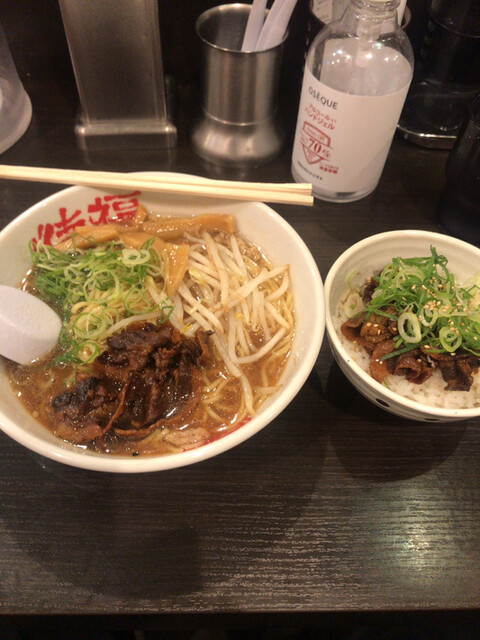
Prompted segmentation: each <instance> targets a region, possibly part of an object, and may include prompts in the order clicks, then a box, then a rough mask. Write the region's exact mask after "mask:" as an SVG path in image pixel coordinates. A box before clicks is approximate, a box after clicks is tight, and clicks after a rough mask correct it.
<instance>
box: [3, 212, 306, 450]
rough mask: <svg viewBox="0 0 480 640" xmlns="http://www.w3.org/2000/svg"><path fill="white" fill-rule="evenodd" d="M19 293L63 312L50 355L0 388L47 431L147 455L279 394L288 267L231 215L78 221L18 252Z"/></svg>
mask: <svg viewBox="0 0 480 640" xmlns="http://www.w3.org/2000/svg"><path fill="white" fill-rule="evenodd" d="M32 259H33V263H34V266H33V268H32V271H31V272H30V273H29V274H28V275H27V277H26V279H25V284H24V286H25V288H26V289H28V290H30V291H32V292H33V293H35V294H36V295H38V296H39V297H42V298H43V299H44V300H46V301H47V302H49V303H50V304H51V305H52V306H54V307H55V308H56V310H57V311H59V313H61V315H62V317H63V318H64V323H63V330H62V335H61V339H60V341H59V344H58V346H57V348H56V349H55V350H54V352H52V353H50V354H48V356H47V357H45V358H43V359H42V360H39V361H37V362H34V363H32V364H31V365H28V366H21V365H16V364H14V363H11V362H8V363H7V368H8V372H9V377H10V381H11V384H12V386H13V388H14V390H15V393H16V394H17V396H18V397H19V398H20V399H21V401H22V402H23V403H24V404H25V406H26V407H27V409H28V410H29V411H30V412H31V413H32V415H33V416H34V417H35V418H36V419H38V420H39V421H41V422H42V423H43V424H44V425H45V426H46V427H47V428H49V429H51V430H52V431H53V432H54V433H55V434H56V435H57V436H58V437H60V438H63V439H65V440H68V441H70V442H73V443H75V444H77V445H78V446H82V447H88V448H91V449H94V450H97V451H101V452H104V453H114V454H115V453H116V454H121V455H152V454H155V455H158V454H168V453H174V452H179V451H183V450H186V449H191V448H195V447H198V446H201V445H203V444H206V443H208V442H211V441H213V440H215V439H218V438H219V437H222V436H223V435H225V434H227V433H229V432H231V431H232V430H234V429H236V428H238V427H239V426H240V425H241V424H243V423H244V421H246V420H248V419H250V418H251V417H252V416H253V415H255V413H256V412H257V411H258V409H259V407H260V406H261V405H262V403H264V402H265V400H266V399H267V398H269V397H270V396H271V394H273V393H275V392H276V391H277V390H278V388H279V383H280V379H281V374H282V372H283V370H284V367H285V364H286V361H287V359H288V357H289V354H290V349H291V344H292V340H293V337H294V327H295V323H294V312H293V297H292V293H291V289H290V282H289V273H288V265H280V266H272V265H271V264H270V262H269V260H268V259H267V257H266V256H265V255H264V254H263V252H262V250H261V248H259V247H257V246H254V245H252V244H251V243H249V242H248V241H247V240H246V239H245V238H243V237H242V236H241V235H240V234H238V232H237V230H236V223H235V220H234V218H233V217H232V216H221V215H214V216H208V215H205V216H197V217H194V218H185V219H178V218H156V217H151V216H148V214H147V212H146V211H145V210H144V209H143V208H142V207H139V210H138V211H137V214H136V216H135V218H134V219H133V220H132V221H131V222H129V223H127V224H123V225H122V224H113V225H112V224H110V225H104V226H99V227H95V228H88V227H83V228H79V229H77V230H76V232H75V233H74V234H73V235H72V237H71V238H69V239H67V240H65V241H62V242H61V243H60V244H58V245H56V246H55V247H53V248H52V247H49V246H44V245H42V244H41V243H40V244H38V245H37V246H35V247H33V248H32Z"/></svg>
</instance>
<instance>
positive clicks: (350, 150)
mask: <svg viewBox="0 0 480 640" xmlns="http://www.w3.org/2000/svg"><path fill="white" fill-rule="evenodd" d="M405 64H406V65H407V69H406V76H405V80H404V82H403V83H402V86H401V88H399V89H398V90H396V91H393V92H391V93H387V94H386V95H380V96H364V95H351V94H348V93H345V92H342V91H337V90H335V89H332V88H330V87H329V86H327V85H326V84H324V83H323V82H321V81H320V80H317V79H316V78H315V77H314V76H313V74H312V72H311V71H310V69H309V68H308V66H306V67H305V74H304V79H303V85H302V93H301V98H300V106H299V110H298V119H297V127H296V132H295V142H294V147H293V155H292V168H293V169H294V171H295V172H296V173H297V174H298V175H299V176H300V177H301V179H303V180H306V181H307V182H311V183H312V184H313V191H314V193H315V190H316V189H317V190H320V191H323V192H332V193H340V192H342V193H356V192H368V189H374V188H375V186H376V184H377V182H378V180H379V178H380V175H381V172H382V170H383V166H384V164H385V160H386V158H387V155H388V151H389V149H390V144H391V141H392V138H393V135H394V133H395V128H396V125H397V122H398V119H399V117H400V113H401V110H402V107H403V103H404V101H405V98H406V95H407V91H408V87H409V84H410V79H411V72H410V66H409V64H408V62H407V60H405ZM405 82H406V83H405Z"/></svg>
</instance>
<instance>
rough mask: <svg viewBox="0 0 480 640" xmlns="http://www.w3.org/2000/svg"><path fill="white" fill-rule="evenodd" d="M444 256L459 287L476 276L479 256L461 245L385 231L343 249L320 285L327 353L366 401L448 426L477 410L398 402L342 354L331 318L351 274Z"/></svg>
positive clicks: (435, 237) (431, 235)
mask: <svg viewBox="0 0 480 640" xmlns="http://www.w3.org/2000/svg"><path fill="white" fill-rule="evenodd" d="M432 245H433V246H434V247H436V249H437V252H438V253H441V254H443V255H445V256H446V257H447V259H448V266H449V269H450V271H451V272H452V273H454V274H455V276H456V278H457V281H458V282H462V281H464V280H466V279H467V278H469V277H471V276H472V275H473V274H475V273H476V272H477V271H479V270H480V250H479V249H477V248H476V247H474V246H473V245H470V244H468V243H466V242H462V241H461V240H457V239H455V238H452V237H450V236H446V235H442V234H439V233H433V232H429V231H415V230H403V231H390V232H386V233H380V234H377V235H374V236H371V237H369V238H365V239H364V240H361V241H360V242H358V243H357V244H354V245H353V246H352V247H350V248H349V249H347V250H346V251H345V252H344V253H343V254H342V255H341V256H340V257H339V258H338V259H337V260H336V261H335V263H334V264H333V265H332V267H331V269H330V271H329V273H328V275H327V277H326V279H325V307H326V329H327V336H328V340H329V344H330V347H331V350H332V353H333V355H334V357H335V359H336V361H337V362H338V365H339V366H340V368H341V370H342V371H343V373H344V374H345V376H346V377H347V378H348V379H349V381H350V382H351V383H352V384H353V386H354V387H356V388H357V389H358V391H360V393H362V394H363V395H364V396H365V397H366V398H368V399H369V400H371V401H372V402H373V403H374V404H376V405H378V406H379V407H381V408H382V409H385V410H386V411H389V412H391V413H393V414H396V415H399V416H402V417H405V418H410V419H413V420H421V421H425V422H453V421H457V420H465V419H468V418H472V417H475V416H479V415H480V407H478V408H473V409H472V408H471V409H444V408H437V407H430V406H427V405H425V404H422V403H419V402H415V401H414V400H409V399H407V398H403V397H402V396H400V395H399V394H397V393H394V392H392V391H390V390H389V389H387V388H386V387H385V386H384V385H382V384H380V383H378V382H376V381H375V380H374V379H373V378H372V377H371V376H370V375H369V374H368V373H366V372H365V371H364V370H363V369H362V368H361V367H360V366H359V365H358V364H357V363H356V362H355V361H354V360H353V359H352V358H351V356H350V355H349V354H348V353H347V351H346V350H345V348H344V347H343V345H342V342H341V340H340V339H339V337H338V335H337V332H336V330H335V327H334V324H333V320H332V318H333V317H335V315H336V313H337V311H336V310H337V309H338V305H339V301H340V299H341V297H342V295H343V294H344V293H345V291H346V289H347V281H346V278H347V277H348V276H349V274H351V273H352V272H353V271H354V270H355V269H358V270H359V271H360V273H361V277H360V280H361V279H362V278H363V277H368V276H369V275H371V274H372V273H374V272H378V271H379V270H380V269H382V268H383V267H384V266H385V264H386V263H388V262H390V260H391V259H392V258H394V257H399V256H401V257H406V258H407V257H415V256H426V255H430V247H431V246H432Z"/></svg>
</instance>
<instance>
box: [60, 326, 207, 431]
mask: <svg viewBox="0 0 480 640" xmlns="http://www.w3.org/2000/svg"><path fill="white" fill-rule="evenodd" d="M107 345H108V346H107V349H106V350H105V351H104V352H103V353H102V354H101V355H100V356H99V357H98V358H97V359H96V360H95V362H94V365H93V371H94V374H95V375H93V376H90V377H89V378H87V379H86V380H80V381H79V382H78V383H77V385H76V387H75V388H74V389H73V391H71V392H67V393H64V394H61V395H59V396H57V397H56V398H54V399H53V401H52V410H53V422H54V429H55V431H56V433H58V435H60V436H61V437H63V438H65V439H66V440H71V441H73V442H77V443H78V442H89V441H91V440H94V439H95V438H97V437H100V436H102V435H104V434H105V433H106V432H108V431H112V432H113V433H116V434H117V435H123V436H126V437H140V436H143V435H145V434H147V433H150V432H151V431H153V430H154V429H157V428H161V427H166V426H178V425H179V424H180V423H181V422H182V421H183V420H185V419H186V418H187V417H188V415H190V413H191V412H192V411H193V410H194V409H195V408H196V406H197V405H198V403H199V401H200V393H199V390H200V383H201V376H200V373H199V367H200V366H202V365H203V364H204V363H205V362H207V361H208V360H209V359H210V358H211V352H210V349H209V347H208V336H207V334H205V333H204V332H199V333H198V335H197V336H196V337H194V338H187V337H185V336H183V335H182V334H180V332H179V331H177V330H175V329H174V328H173V327H172V326H171V325H163V326H161V327H156V326H154V325H152V324H150V323H135V325H131V326H130V327H128V328H127V329H125V330H124V331H122V332H120V333H119V334H117V335H115V336H113V337H111V338H109V339H108V341H107ZM107 390H110V391H107Z"/></svg>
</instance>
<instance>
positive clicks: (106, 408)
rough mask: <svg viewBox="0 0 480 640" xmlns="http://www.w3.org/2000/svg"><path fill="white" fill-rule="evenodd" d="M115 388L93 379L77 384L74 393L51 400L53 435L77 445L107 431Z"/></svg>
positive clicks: (112, 408)
mask: <svg viewBox="0 0 480 640" xmlns="http://www.w3.org/2000/svg"><path fill="white" fill-rule="evenodd" d="M116 395H117V393H116V390H115V388H113V387H111V386H110V390H108V389H107V385H105V384H104V383H102V381H101V380H100V379H99V378H96V377H94V376H90V377H87V378H82V379H80V380H79V381H78V382H77V385H76V387H75V388H74V390H73V391H70V392H65V393H61V394H60V395H58V396H57V397H56V398H54V399H53V401H52V408H53V411H54V415H53V422H54V432H55V433H56V435H57V436H59V437H60V438H63V439H64V440H69V441H70V442H74V443H82V442H89V441H91V440H94V439H95V438H98V437H100V436H102V435H103V434H104V433H105V432H106V431H107V428H108V427H107V425H108V422H109V418H110V413H111V412H112V410H114V407H115V398H116Z"/></svg>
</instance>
